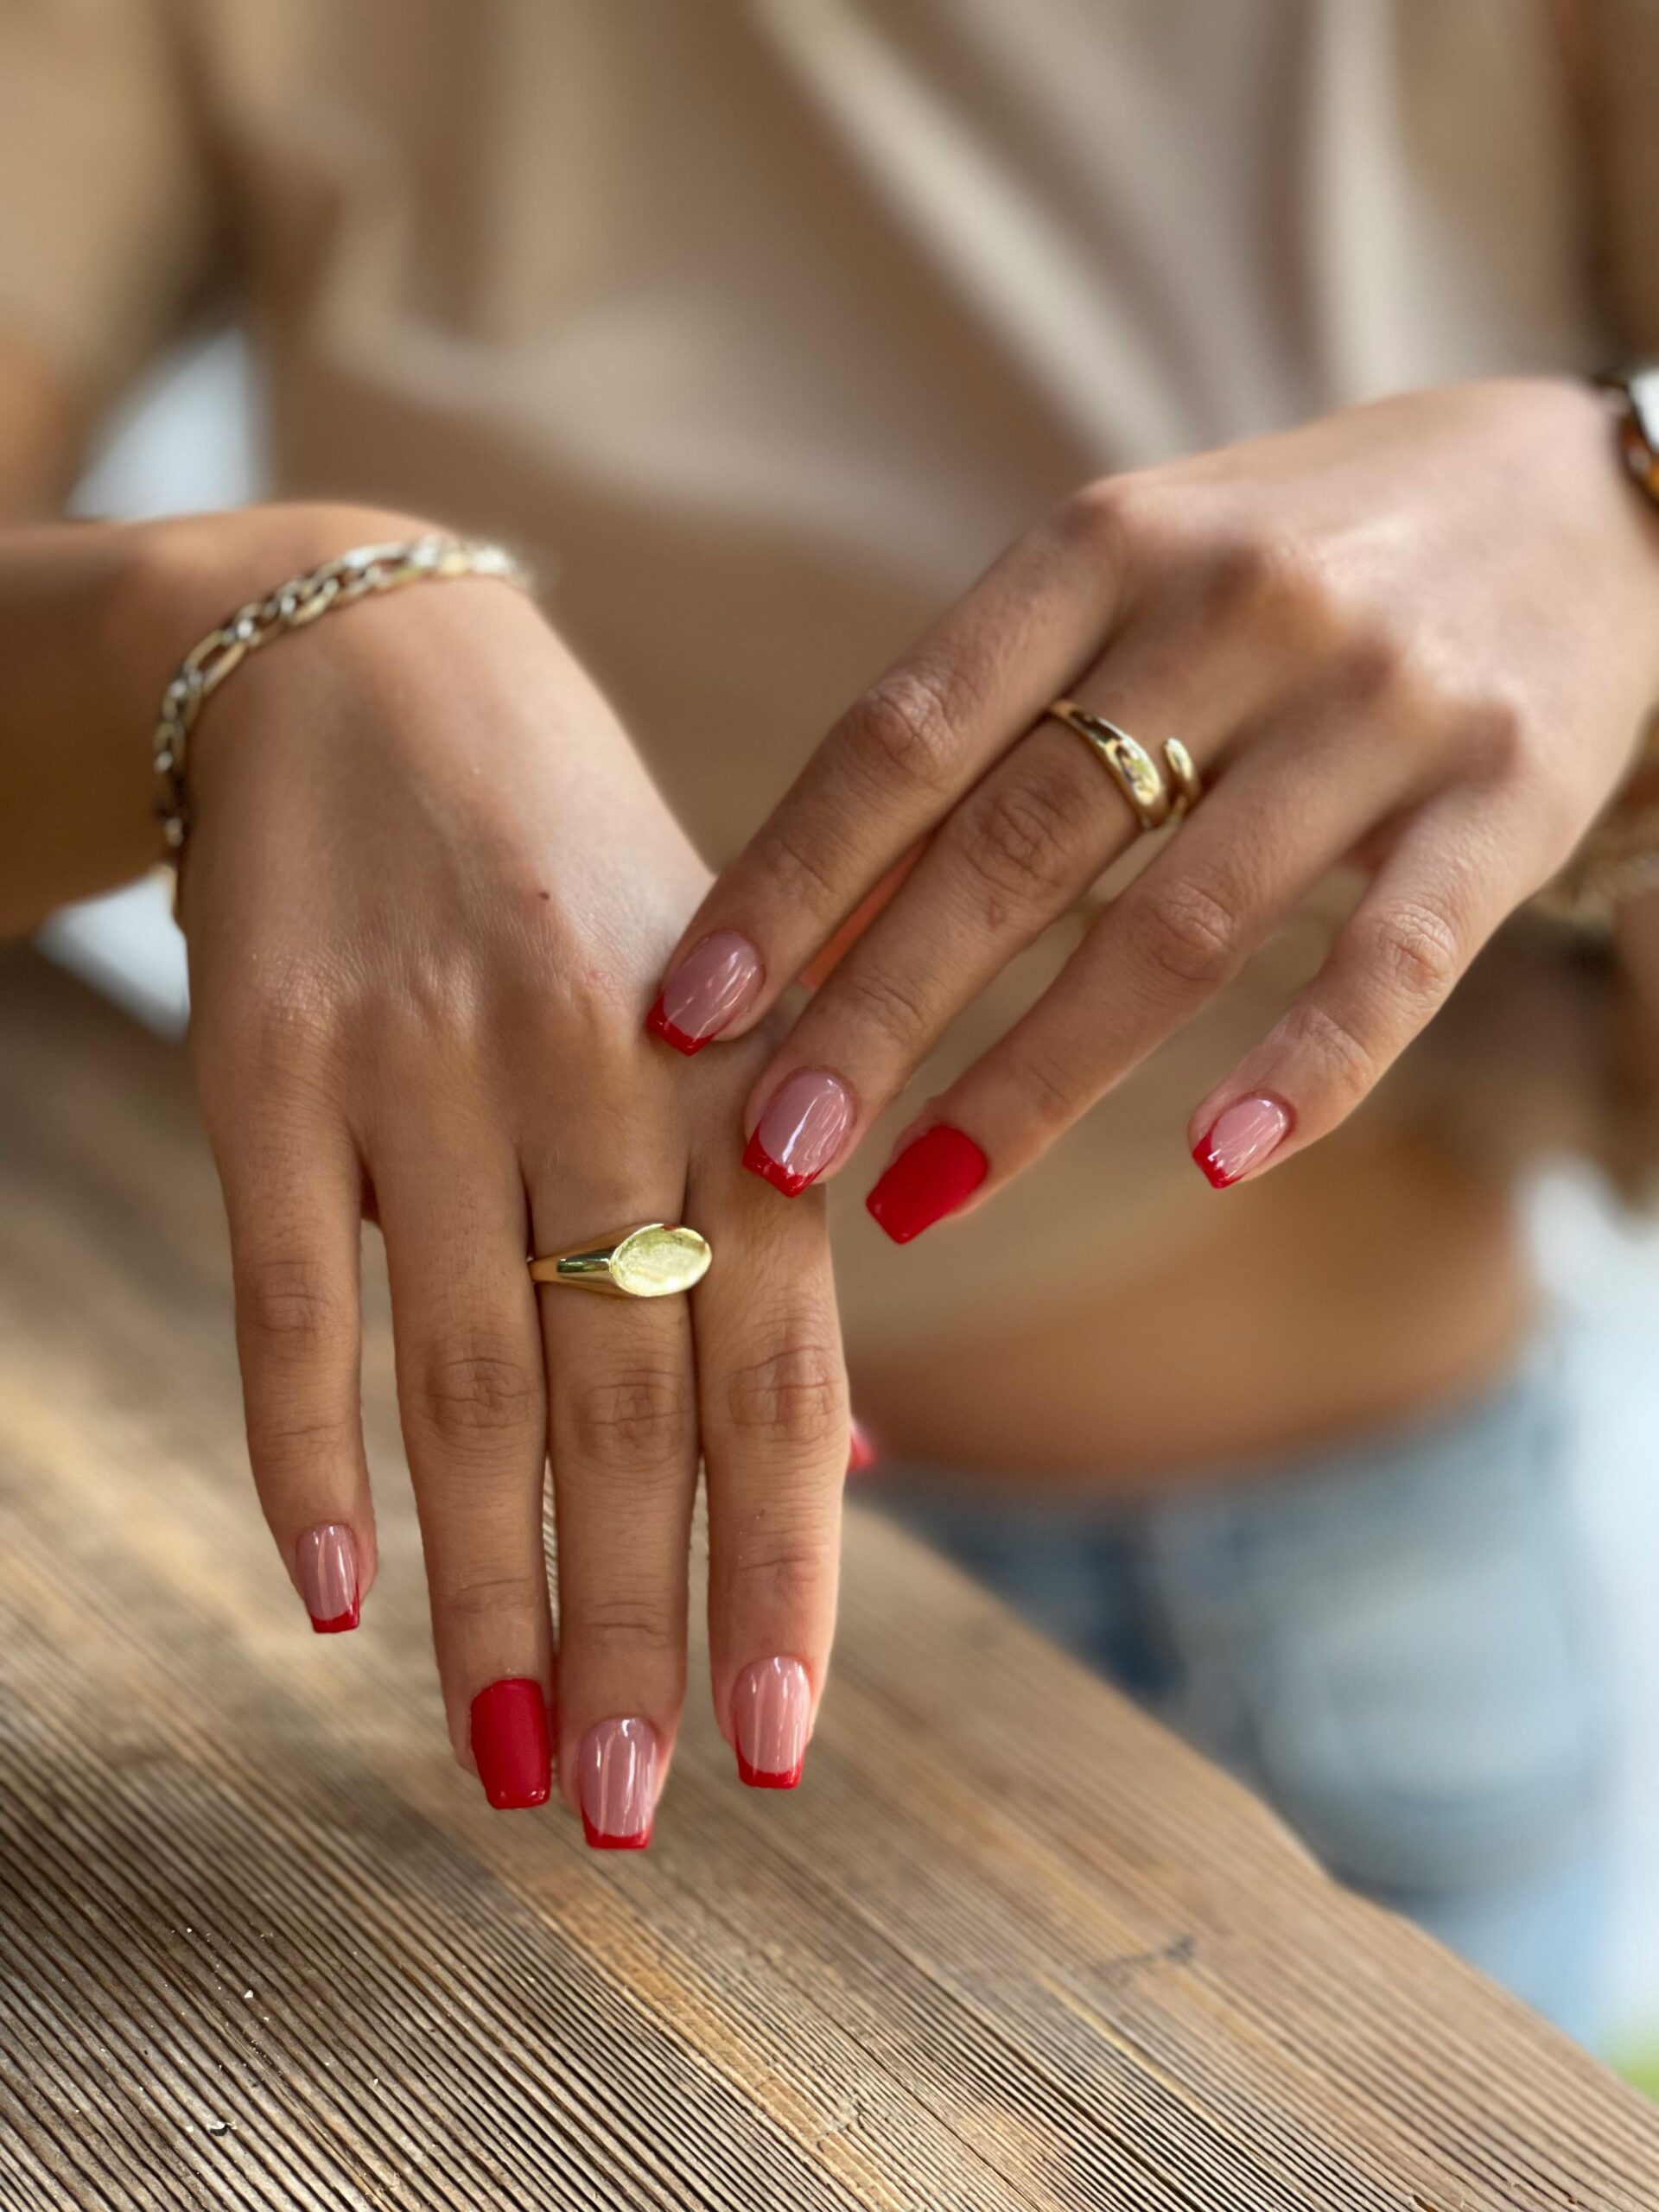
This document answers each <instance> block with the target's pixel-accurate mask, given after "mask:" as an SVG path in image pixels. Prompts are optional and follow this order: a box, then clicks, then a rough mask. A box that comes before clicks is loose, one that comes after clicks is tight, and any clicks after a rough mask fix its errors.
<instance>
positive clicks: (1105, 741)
mask: <svg viewBox="0 0 1659 2212" xmlns="http://www.w3.org/2000/svg"><path fill="white" fill-rule="evenodd" d="M1045 711H1046V713H1047V714H1049V715H1052V716H1053V718H1054V720H1055V721H1057V722H1064V723H1065V727H1066V728H1067V729H1069V730H1071V731H1073V732H1075V734H1077V736H1078V737H1080V738H1081V739H1082V740H1083V741H1084V744H1085V745H1086V746H1087V747H1089V749H1090V752H1091V753H1093V754H1094V755H1095V758H1096V760H1098V761H1099V762H1100V763H1101V765H1102V766H1103V767H1104V768H1105V770H1106V771H1107V772H1108V774H1109V776H1110V777H1111V779H1112V781H1113V782H1114V783H1115V784H1116V785H1117V787H1118V789H1119V791H1122V794H1123V796H1124V798H1126V799H1127V800H1128V803H1129V810H1130V812H1131V813H1132V814H1133V815H1134V816H1135V823H1136V826H1137V827H1138V828H1139V829H1141V831H1142V832H1143V833H1145V832H1147V831H1148V830H1153V829H1162V828H1163V827H1164V825H1165V824H1166V823H1170V822H1179V820H1180V818H1181V817H1182V816H1183V815H1184V814H1190V813H1191V812H1192V809H1193V808H1194V807H1195V806H1196V805H1197V804H1198V801H1199V799H1201V798H1203V796H1204V782H1203V779H1202V778H1201V777H1200V776H1199V774H1198V768H1197V766H1195V764H1194V762H1193V759H1192V754H1191V753H1189V752H1188V751H1187V749H1186V747H1185V746H1184V745H1183V744H1182V743H1181V741H1180V740H1179V737H1166V739H1165V740H1164V744H1163V754H1164V766H1163V768H1160V766H1158V763H1157V762H1156V761H1155V760H1154V759H1153V757H1152V755H1151V753H1148V752H1147V748H1146V747H1145V746H1144V745H1142V744H1141V742H1140V741H1139V740H1138V739H1136V738H1133V737H1131V736H1130V735H1129V733H1128V730H1126V729H1120V728H1118V726H1117V724H1116V722H1109V721H1107V719H1106V717H1105V716H1104V715H1096V714H1093V713H1091V712H1090V709H1088V708H1087V707H1080V706H1079V705H1078V704H1077V701H1076V700H1075V699H1056V700H1055V701H1054V702H1053V703H1052V706H1050V707H1048V708H1047V709H1045ZM1165 770H1167V772H1168V779H1167V781H1166V779H1165Z"/></svg>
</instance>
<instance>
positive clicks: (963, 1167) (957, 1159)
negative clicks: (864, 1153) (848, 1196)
mask: <svg viewBox="0 0 1659 2212" xmlns="http://www.w3.org/2000/svg"><path fill="white" fill-rule="evenodd" d="M989 1168H990V1162H989V1161H988V1160H987V1159H986V1157H985V1155H984V1154H983V1153H982V1151H981V1150H980V1148H979V1147H978V1146H977V1145H976V1143H975V1142H974V1141H973V1139H972V1138H971V1137H969V1136H964V1135H963V1133H962V1131H961V1130H960V1129H953V1128H951V1127H950V1124H949V1122H938V1123H936V1124H935V1126H934V1127H933V1128H931V1129H926V1130H924V1132H923V1133H922V1135H920V1136H918V1138H917V1139H916V1140H915V1141H914V1142H913V1143H912V1144H907V1145H906V1147H905V1148H904V1150H903V1151H902V1152H901V1153H900V1154H899V1157H898V1159H897V1160H894V1161H893V1165H892V1166H890V1167H889V1168H888V1169H887V1172H886V1173H885V1174H884V1175H883V1176H882V1177H881V1179H880V1182H878V1183H877V1185H876V1186H875V1188H874V1190H873V1191H872V1192H870V1195H869V1197H868V1198H866V1199H865V1201H864V1204H865V1205H866V1207H867V1208H868V1211H869V1212H870V1214H871V1215H872V1216H873V1217H874V1219H875V1220H876V1221H878V1222H879V1223H880V1225H881V1227H882V1228H883V1229H885V1230H887V1235H888V1236H891V1237H892V1239H893V1243H895V1244H908V1243H909V1242H910V1240H911V1238H912V1236H920V1235H921V1233H922V1231H923V1230H925V1229H931V1227H932V1225H933V1224H934V1223H935V1222H936V1221H942V1220H943V1219H944V1217H945V1215H946V1214H948V1213H955V1212H956V1211H957V1207H958V1206H962V1205H966V1204H967V1202H968V1200H969V1198H972V1196H973V1194H974V1192H976V1190H977V1189H978V1188H979V1186H980V1185H981V1184H982V1182H983V1181H984V1180H985V1178H986V1175H987V1173H988V1172H989Z"/></svg>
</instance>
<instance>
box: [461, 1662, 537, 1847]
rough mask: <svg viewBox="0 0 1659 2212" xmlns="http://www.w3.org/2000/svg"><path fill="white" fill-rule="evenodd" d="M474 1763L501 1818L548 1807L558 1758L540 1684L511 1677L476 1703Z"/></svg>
mask: <svg viewBox="0 0 1659 2212" xmlns="http://www.w3.org/2000/svg"><path fill="white" fill-rule="evenodd" d="M473 1757H474V1759H476V1761H477V1762H478V1778H479V1780H480V1782H481V1783H483V1785H484V1795H485V1796H486V1797H487V1798H488V1799H489V1801H490V1802H491V1804H492V1805H493V1806H494V1807H495V1808H496V1809H497V1810H498V1811H499V1812H504V1813H505V1812H512V1811H514V1810H516V1809H518V1808H522V1807H524V1806H526V1805H545V1804H546V1802H547V1794H548V1791H549V1790H550V1789H551V1787H552V1783H553V1754H552V1750H551V1747H550V1745H549V1742H548V1735H547V1700H545V1699H544V1698H543V1695H542V1686H541V1684H540V1683H539V1682H532V1681H525V1680H524V1677H523V1676H522V1675H509V1676H508V1677H507V1679H506V1680H505V1681H500V1682H492V1683H491V1684H490V1686H489V1688H487V1689H482V1690H480V1692H479V1694H478V1695H477V1696H476V1697H475V1698H474V1700H473Z"/></svg>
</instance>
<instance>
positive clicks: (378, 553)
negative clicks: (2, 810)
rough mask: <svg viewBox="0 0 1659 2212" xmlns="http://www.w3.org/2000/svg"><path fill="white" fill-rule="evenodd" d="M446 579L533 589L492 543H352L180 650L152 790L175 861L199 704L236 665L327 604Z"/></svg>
mask: <svg viewBox="0 0 1659 2212" xmlns="http://www.w3.org/2000/svg"><path fill="white" fill-rule="evenodd" d="M445 576H499V578H500V579H501V581H502V582H504V583H510V584H516V585H517V586H518V588H519V589H520V590H521V591H529V590H531V589H532V588H533V587H532V584H531V576H530V573H529V571H528V570H527V569H525V568H524V566H523V565H522V563H519V562H518V561H517V560H515V559H514V557H513V556H512V554H511V553H509V552H507V551H505V550H504V549H503V548H502V547H501V546H499V545H484V544H479V543H474V542H473V541H472V540H471V539H468V538H464V537H442V536H441V535H439V534H438V533H436V532H433V533H431V534H429V536H427V537H416V538H410V539H408V540H407V541H405V542H404V543H401V544H395V545H359V546H358V547H357V548H356V549H355V550H354V551H353V552H350V553H342V554H340V556H339V558H338V559H336V560H333V561H325V562H324V563H323V564H322V566H321V568H320V569H310V570H309V571H308V573H307V574H306V575H302V576H290V577H289V581H288V582H286V583H285V584H278V585H277V588H276V590H275V591H274V592H272V593H271V594H270V596H269V597H268V598H265V599H255V600H250V601H249V602H248V604H247V605H246V606H245V607H238V609H237V611H236V613H234V614H232V615H227V616H226V620H224V621H223V622H222V623H220V625H219V628H218V629H217V630H210V631H209V632H208V633H207V636H206V637H205V638H203V639H201V640H200V643H199V644H197V645H194V646H193V647H192V648H191V650H190V651H189V652H188V653H187V654H186V655H185V657H184V659H183V661H182V662H181V664H180V667H179V672H178V674H177V675H176V676H175V677H174V678H173V681H172V682H171V683H169V684H168V687H167V690H165V691H164V692H163V693H162V711H161V715H160V718H159V719H158V720H157V721H156V735H155V740H154V758H155V767H156V778H157V781H158V785H159V789H158V791H157V792H156V819H157V820H158V821H159V822H160V823H161V825H162V836H164V837H165V839H166V841H167V848H168V855H170V856H171V857H173V858H175V859H176V857H177V855H178V854H179V852H180V851H181V849H182V848H183V844H184V841H185V838H186V836H188V832H189V828H190V802H189V793H188V790H187V789H186V785H185V780H184V777H185V763H186V759H187V756H188V751H189V744H190V734H191V732H192V731H193V730H194V728H195V726H196V718H197V716H198V715H200V712H201V710H202V708H203V706H204V705H205V704H206V702H207V700H208V699H209V698H211V697H212V696H213V693H214V692H215V691H217V690H218V689H219V685H220V684H221V683H223V682H224V681H225V678H226V677H227V676H228V675H229V674H230V672H231V671H232V669H233V668H235V667H236V666H237V665H238V663H239V662H241V661H243V660H245V658H247V656H248V654H250V653H252V652H258V650H259V648H260V646H261V645H269V644H270V640H271V639H273V638H277V637H280V636H282V634H283V632H284V631H288V630H300V629H303V628H304V626H305V625H306V624H307V623H308V622H315V620H317V618H318V616H319V615H321V614H327V613H328V612H329V611H330V609H331V608H334V607H349V606H350V605H351V604H352V602H353V600H358V599H366V598H368V597H369V596H370V594H372V593H375V592H383V591H397V590H400V589H401V588H402V587H403V586H404V584H416V583H423V582H426V581H428V580H429V579H433V578H442V577H445Z"/></svg>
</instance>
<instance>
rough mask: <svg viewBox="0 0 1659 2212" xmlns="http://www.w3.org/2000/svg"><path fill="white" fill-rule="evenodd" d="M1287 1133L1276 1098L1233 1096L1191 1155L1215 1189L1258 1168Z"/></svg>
mask: <svg viewBox="0 0 1659 2212" xmlns="http://www.w3.org/2000/svg"><path fill="white" fill-rule="evenodd" d="M1289 1132H1290V1112H1289V1109H1288V1108H1287V1107H1284V1106H1281V1104H1280V1103H1279V1101H1278V1100H1277V1099H1276V1098H1236V1099H1235V1100H1234V1102H1233V1103H1232V1104H1231V1105H1230V1106H1229V1107H1228V1108H1227V1109H1226V1110H1225V1111H1224V1113H1221V1114H1218V1115H1217V1116H1216V1119H1215V1121H1214V1122H1213V1123H1212V1124H1211V1128H1210V1131H1209V1134H1208V1135H1206V1136H1204V1137H1201V1138H1200V1139H1199V1141H1198V1143H1197V1144H1195V1145H1194V1146H1193V1147H1192V1157H1193V1159H1194V1160H1197V1161H1198V1166H1200V1167H1201V1168H1202V1169H1203V1170H1204V1172H1205V1174H1206V1175H1207V1176H1208V1177H1209V1179H1210V1180H1211V1183H1213V1184H1214V1185H1215V1187H1216V1188H1217V1190H1218V1191H1224V1190H1225V1189H1226V1187H1227V1185H1229V1184H1230V1183H1236V1182H1237V1180H1238V1179H1239V1177H1240V1176H1241V1175H1248V1174H1249V1172H1250V1170H1251V1168H1252V1167H1259V1166H1261V1164H1262V1161H1263V1160H1265V1159H1266V1158H1267V1157H1268V1154H1269V1153H1270V1152H1273V1151H1274V1150H1276V1148H1277V1147H1279V1146H1280V1145H1281V1144H1282V1143H1283V1141H1284V1140H1285V1138H1286V1137H1287V1135H1288V1134H1289Z"/></svg>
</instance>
